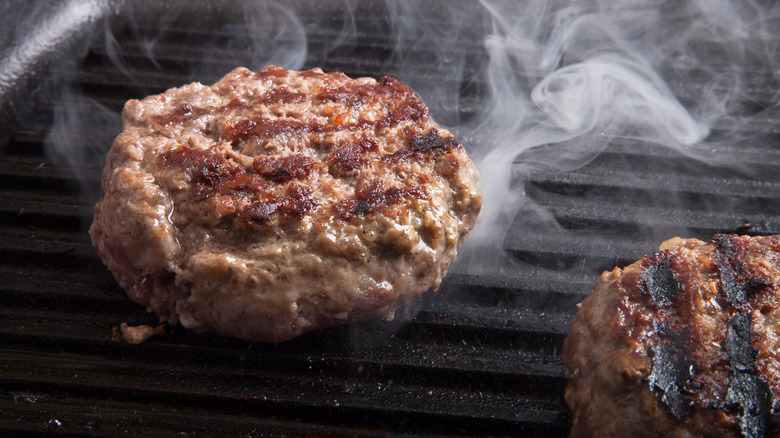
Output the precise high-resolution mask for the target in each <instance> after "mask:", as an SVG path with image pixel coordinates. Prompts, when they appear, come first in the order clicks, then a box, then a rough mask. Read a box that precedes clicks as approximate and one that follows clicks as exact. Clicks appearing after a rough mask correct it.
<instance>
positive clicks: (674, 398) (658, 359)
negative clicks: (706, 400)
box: [649, 345, 693, 420]
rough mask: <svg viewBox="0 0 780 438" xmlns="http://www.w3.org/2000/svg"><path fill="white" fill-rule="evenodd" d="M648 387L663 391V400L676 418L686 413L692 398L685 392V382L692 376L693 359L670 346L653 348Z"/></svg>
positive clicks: (689, 409)
mask: <svg viewBox="0 0 780 438" xmlns="http://www.w3.org/2000/svg"><path fill="white" fill-rule="evenodd" d="M651 353H652V364H653V367H652V370H651V372H650V378H649V380H650V387H651V388H657V389H660V390H661V391H663V396H662V397H661V402H663V403H664V404H665V405H666V407H668V408H669V411H670V412H671V413H672V415H674V416H675V418H677V419H678V420H681V419H682V418H683V417H685V416H686V415H688V413H689V412H690V411H691V407H692V406H693V399H692V398H691V397H690V396H689V395H687V394H685V391H684V389H685V384H686V383H687V382H688V380H690V378H691V376H693V361H691V360H690V359H688V358H686V357H685V356H683V355H682V354H680V352H679V351H678V350H677V349H676V348H674V347H671V346H668V345H661V346H659V347H656V348H653V349H652V351H651Z"/></svg>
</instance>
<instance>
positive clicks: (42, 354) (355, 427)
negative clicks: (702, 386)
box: [0, 3, 780, 437]
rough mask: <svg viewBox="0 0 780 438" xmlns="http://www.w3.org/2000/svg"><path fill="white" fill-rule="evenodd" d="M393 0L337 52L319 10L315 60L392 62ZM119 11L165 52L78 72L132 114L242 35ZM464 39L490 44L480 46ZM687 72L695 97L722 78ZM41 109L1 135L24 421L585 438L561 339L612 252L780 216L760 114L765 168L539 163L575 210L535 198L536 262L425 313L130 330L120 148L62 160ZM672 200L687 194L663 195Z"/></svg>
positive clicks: (73, 431) (442, 295)
mask: <svg viewBox="0 0 780 438" xmlns="http://www.w3.org/2000/svg"><path fill="white" fill-rule="evenodd" d="M372 5H373V3H372ZM379 11H380V12H376V11H375V10H373V9H372V7H367V8H365V9H361V10H359V11H357V12H356V21H357V22H358V23H360V24H359V25H358V28H357V29H356V31H355V32H356V34H357V36H358V38H356V40H357V41H360V43H359V44H358V45H357V46H355V47H349V48H347V49H333V50H331V49H329V48H328V44H329V42H330V41H331V40H332V39H333V38H334V35H337V34H338V29H339V28H340V27H339V26H340V25H341V23H340V22H339V21H338V19H335V20H334V21H333V22H332V23H330V22H329V21H327V20H323V19H321V18H318V16H317V15H316V13H312V14H311V15H310V16H307V17H304V21H306V22H307V23H309V24H311V26H312V27H311V28H309V29H308V30H309V31H311V33H312V34H311V35H310V36H309V42H310V44H311V47H310V51H309V57H308V58H307V60H306V67H313V66H321V67H323V68H324V69H328V70H344V71H345V72H346V73H347V74H349V75H351V76H365V75H368V76H376V75H378V74H381V73H382V71H383V69H386V68H389V67H392V66H393V65H392V62H393V60H392V59H391V54H392V53H391V52H392V49H391V47H392V42H391V41H388V40H387V38H384V37H383V36H382V35H383V32H381V30H382V29H385V30H386V28H387V20H386V18H385V17H383V16H382V15H381V8H380V9H379ZM120 18H121V17H120ZM185 18H186V17H185ZM431 19H435V17H431ZM307 20H308V21H307ZM328 23H330V24H328ZM115 27H116V37H117V38H118V39H122V38H132V36H133V35H136V34H138V33H144V32H145V33H150V34H155V33H160V34H161V35H162V41H161V43H160V46H159V47H158V53H159V57H158V58H156V62H157V64H156V65H155V63H152V62H150V61H149V59H148V57H146V56H145V55H144V54H143V51H142V48H141V47H139V46H137V45H133V44H127V45H124V46H122V49H123V50H124V52H123V53H122V55H123V59H124V60H125V61H126V62H127V65H128V66H129V67H130V69H131V73H132V74H133V80H132V81H131V80H128V78H127V77H126V76H125V75H124V74H123V73H122V72H121V71H119V70H118V69H117V68H116V67H114V66H113V65H112V64H111V62H110V59H109V54H108V53H107V51H106V48H105V47H104V46H102V45H101V44H100V43H99V42H96V43H94V44H93V45H91V46H90V47H91V48H90V50H89V52H88V53H87V56H86V57H85V59H84V61H83V63H81V64H80V65H79V66H78V67H79V68H78V69H76V70H75V71H73V72H69V71H68V72H67V74H66V77H64V80H65V84H67V85H68V86H70V87H74V88H76V89H78V90H81V91H82V92H83V93H85V94H86V96H88V97H89V98H91V99H93V100H94V101H95V102H98V103H99V104H101V105H103V106H105V107H106V108H108V109H109V110H112V111H115V112H119V111H120V110H121V107H122V105H123V103H124V101H125V100H127V99H128V98H133V97H141V96H142V95H143V94H149V93H157V92H161V91H164V90H165V89H166V88H168V87H172V86H178V85H181V84H182V83H185V82H187V81H190V80H192V78H189V77H188V73H187V72H189V71H191V70H192V68H193V66H194V65H196V64H198V63H199V62H201V60H202V50H201V49H200V44H205V43H208V44H215V45H217V46H219V45H220V44H226V43H227V41H228V40H229V35H227V34H225V33H224V32H222V31H220V30H219V29H209V28H207V27H204V28H199V29H193V28H192V27H190V26H187V24H186V23H180V25H179V26H176V25H173V26H170V27H169V28H167V29H161V28H159V27H158V26H157V25H156V24H155V22H154V20H150V21H149V22H131V23H128V22H126V21H124V20H121V19H117V23H116V24H115ZM377 29H378V30H377ZM464 50H465V51H466V52H467V53H468V55H469V56H470V57H473V58H474V59H477V60H478V59H480V57H483V56H484V54H483V53H482V48H481V46H480V45H479V44H475V45H473V46H468V47H464ZM236 56H240V53H238V54H237V55H236ZM234 59H235V56H233V54H230V53H223V54H221V55H220V56H216V57H214V58H213V59H211V60H210V61H209V62H210V63H211V65H212V66H213V67H214V68H215V70H220V69H221V70H223V72H226V71H228V70H229V69H230V68H232V67H233V66H235V65H234V64H233V60H234ZM159 67H162V70H163V71H164V72H165V74H162V73H161V72H160V71H159ZM475 74H476V73H475ZM750 77H751V78H752V79H751V84H754V85H753V86H754V87H759V88H760V87H765V88H767V89H766V94H767V96H769V95H770V94H771V93H772V92H773V91H772V90H771V89H770V86H771V83H767V82H766V81H763V80H762V73H761V72H756V73H755V74H752V75H750ZM216 79H217V77H211V78H209V77H206V78H202V79H201V80H202V81H203V82H204V83H209V82H210V81H213V80H216ZM417 80H419V81H426V80H437V78H431V77H424V76H423V77H419V78H417ZM480 86H481V85H480V84H478V83H477V82H474V83H470V84H466V85H464V86H463V89H462V91H463V93H464V95H463V98H462V101H461V105H462V106H461V107H460V108H459V109H458V110H457V111H458V114H457V117H458V118H459V120H469V119H470V118H471V117H473V115H474V114H473V112H474V111H475V110H474V107H475V106H474V105H472V104H473V103H474V102H476V101H478V99H479V89H480ZM670 86H671V87H672V89H673V91H675V93H676V94H677V95H679V96H681V98H682V99H685V98H686V96H687V97H690V96H692V95H695V94H696V93H697V92H699V91H700V90H696V89H693V88H692V86H691V85H690V84H687V83H684V82H675V81H671V82H670ZM142 92H143V94H139V93H142ZM63 99H65V100H67V101H70V102H72V103H76V104H78V103H82V99H83V97H82V96H81V95H78V94H70V95H69V94H66V95H64V96H63ZM30 105H31V109H32V110H31V111H30V114H32V115H31V117H30V119H28V120H27V121H26V123H22V124H19V125H18V126H14V127H13V129H12V135H11V136H10V139H9V140H8V141H7V142H6V143H5V144H3V145H2V147H1V148H0V150H1V151H2V157H0V432H2V433H3V434H8V435H30V436H36V435H39V434H46V433H57V434H64V435H68V436H118V435H130V436H140V435H145V436H162V435H174V434H181V435H182V436H200V435H204V436H232V435H239V434H241V435H247V436H258V435H264V436H266V435H268V436H291V435H315V434H316V435H320V434H321V435H326V436H366V437H369V436H409V435H417V436H423V435H425V436H428V435H438V436H485V435H490V436H495V435H528V436H548V437H563V436H565V435H566V434H567V433H568V428H569V424H570V421H571V420H570V414H569V412H568V409H567V408H566V406H565V404H564V401H563V391H564V388H565V386H566V382H565V378H564V373H563V366H562V364H561V363H560V358H559V355H560V347H561V343H562V342H563V339H564V337H565V336H566V333H567V331H568V325H569V322H570V321H571V319H572V318H573V316H574V314H575V312H576V307H575V304H576V303H577V302H579V301H580V300H581V299H582V297H584V295H585V294H586V293H587V292H589V290H590V288H591V287H592V285H593V283H594V282H595V279H596V278H597V276H598V274H599V273H600V272H601V271H602V270H604V269H611V268H612V267H614V266H620V265H624V264H627V263H631V262H633V261H634V260H636V259H638V258H639V257H640V256H641V255H642V254H643V253H647V252H651V251H653V250H654V249H655V248H657V245H658V243H659V242H660V240H662V239H663V238H667V237H672V236H674V235H677V234H680V235H685V236H690V237H698V238H705V239H706V238H709V236H711V235H712V234H714V233H717V232H736V231H738V230H740V231H745V232H748V233H753V234H774V233H778V232H780V207H778V205H780V202H778V198H780V181H779V180H778V177H777V175H780V164H777V163H780V161H778V160H775V159H774V158H775V157H777V154H778V152H777V150H778V149H777V146H778V141H779V140H780V138H778V137H777V131H776V128H775V126H774V124H773V123H771V120H769V121H764V120H758V121H756V122H754V123H753V124H751V125H750V126H749V128H750V129H755V130H757V131H760V132H766V133H767V134H769V137H768V138H769V140H767V142H766V143H763V144H751V145H747V146H739V147H735V148H734V149H733V150H725V151H723V153H724V154H726V155H727V156H729V157H733V160H736V161H738V162H740V163H742V164H744V165H746V166H753V167H754V168H757V167H760V169H758V170H759V171H758V172H757V173H756V174H755V175H752V176H747V175H745V174H744V173H740V172H739V171H735V170H724V169H721V168H716V167H713V166H708V165H704V164H696V162H695V161H694V160H692V159H690V158H685V157H682V156H680V155H679V154H677V153H675V152H672V151H668V150H664V149H659V148H643V149H640V150H638V149H637V148H635V147H633V145H631V144H630V143H631V142H630V141H625V142H616V143H614V144H612V145H610V146H609V147H608V148H607V149H606V151H605V152H604V153H602V154H601V155H600V156H599V158H598V159H596V160H595V161H594V162H592V163H591V164H590V165H588V166H586V167H584V168H581V169H577V170H574V171H569V172H553V171H543V172H537V173H535V174H533V175H531V177H530V179H529V180H528V181H520V183H521V184H524V185H525V189H526V190H527V193H528V194H529V196H530V197H531V199H533V200H534V201H535V202H536V203H537V204H538V205H540V206H542V207H543V208H545V209H546V210H547V211H548V212H550V214H551V215H552V216H554V217H555V218H556V219H557V221H558V223H559V224H560V225H561V227H560V228H551V227H538V225H537V224H533V223H529V222H527V221H526V219H524V215H523V212H521V214H520V215H519V216H518V217H517V218H516V219H515V223H514V225H513V226H512V228H511V230H510V232H509V233H508V235H507V236H506V237H505V248H506V250H507V252H508V254H510V255H511V256H512V257H514V258H515V259H516V260H517V261H519V262H521V263H520V264H518V266H517V268H516V269H515V270H512V271H511V272H504V271H502V272H498V273H495V274H494V273H484V274H458V273H454V274H451V275H449V276H448V277H447V279H446V280H445V282H444V284H443V285H442V287H441V289H440V290H439V291H438V292H437V293H435V294H429V295H427V296H426V297H425V298H424V299H423V300H422V303H421V311H420V313H419V314H417V316H416V317H415V318H413V319H412V320H410V321H399V322H393V323H376V322H374V323H358V324H353V325H350V326H345V327H336V328H332V329H328V330H324V331H321V332H316V333H310V334H306V335H304V336H302V337H301V338H299V339H296V340H293V341H290V342H287V343H283V344H278V345H275V344H253V343H248V342H244V341H240V340H235V339H225V338H221V337H218V336H215V335H210V334H205V335H196V334H193V333H190V332H188V331H187V330H184V329H182V328H181V327H168V328H167V329H166V333H165V335H164V336H160V337H156V338H153V339H152V340H151V341H149V342H147V343H144V344H141V345H127V344H125V343H122V342H121V341H119V340H118V337H117V335H116V330H117V327H118V326H119V324H120V323H122V322H127V323H128V324H131V325H136V324H153V325H154V324H156V323H157V320H156V318H155V317H153V316H151V315H149V314H147V313H146V312H145V310H144V309H143V308H141V307H140V306H137V305H135V304H133V303H132V302H130V300H129V299H128V298H127V297H126V295H125V294H124V292H123V291H122V290H121V289H120V288H119V287H118V285H117V284H116V282H115V281H114V280H113V279H112V277H111V275H110V273H108V271H107V270H106V269H105V268H104V267H103V265H102V263H101V261H100V260H99V258H98V257H97V255H96V253H95V251H94V249H93V248H92V247H91V245H90V243H89V239H88V236H87V234H86V230H87V227H88V226H89V223H90V221H91V217H92V205H93V203H94V201H95V200H96V199H95V194H96V193H97V190H98V188H99V175H100V166H101V165H102V163H94V162H85V163H80V164H78V165H77V166H76V167H69V166H66V165H64V164H62V163H59V162H52V161H50V160H49V159H48V158H47V157H46V155H45V152H44V140H45V137H46V135H47V133H48V132H49V130H50V128H51V123H52V120H53V117H54V114H53V113H54V111H55V102H53V101H51V100H48V99H46V98H43V99H38V100H32V101H31V102H30ZM77 107H78V106H77ZM91 108H92V107H90V105H88V104H87V105H84V106H83V111H85V112H86V113H87V114H89V112H90V111H91ZM6 128H8V127H6ZM110 135H111V133H110V132H105V131H104V130H103V131H101V130H100V129H96V130H95V131H93V132H86V133H85V134H84V136H83V138H78V139H74V142H75V143H76V144H82V145H83V146H84V147H85V148H93V149H95V153H96V154H99V153H100V151H101V148H102V149H103V150H105V149H106V148H107V147H108V144H107V143H106V138H110ZM109 141H110V140H109ZM638 163H641V166H639V167H638V166H637V164H638ZM681 163H682V164H681ZM638 168H639V169H640V170H637V169H638ZM692 168H698V169H699V171H698V172H694V173H691V172H690V169H692ZM637 172H639V173H644V174H637ZM518 174H519V171H518ZM756 175H757V176H756ZM85 188H86V190H85ZM667 196H675V197H676V198H677V199H681V200H682V201H680V202H679V203H677V204H674V205H658V204H657V203H655V201H653V200H657V199H661V198H665V197H667ZM627 206H628V207H627ZM735 206H737V207H738V208H734V207H735Z"/></svg>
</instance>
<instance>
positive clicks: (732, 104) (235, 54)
mask: <svg viewBox="0 0 780 438" xmlns="http://www.w3.org/2000/svg"><path fill="white" fill-rule="evenodd" d="M319 3H320V2H316V3H305V2H271V1H257V2H251V3H245V6H243V8H242V9H241V10H239V11H235V12H236V13H235V14H225V15H226V16H233V17H236V18H234V19H232V20H228V21H226V22H225V23H224V25H222V26H221V28H220V32H219V33H218V34H217V35H216V36H214V38H213V39H212V40H208V41H204V42H203V44H202V45H203V47H204V50H203V51H202V52H201V53H199V54H198V56H201V59H200V60H199V61H198V62H197V63H196V65H197V67H196V68H194V69H192V70H187V71H177V70H176V68H173V74H174V75H178V76H177V77H180V78H181V82H182V83H184V82H185V81H192V80H198V81H201V82H204V83H210V82H213V81H214V80H216V79H217V78H218V77H219V76H221V75H222V74H224V73H226V72H227V71H229V70H231V69H232V68H233V67H235V66H237V65H245V66H247V67H249V68H252V69H255V70H257V69H260V68H262V67H263V66H265V65H267V64H276V65H280V66H283V67H285V68H288V69H301V68H310V67H314V66H315V65H310V64H309V62H310V61H309V60H310V59H312V58H313V59H318V60H323V61H324V62H325V65H323V67H324V68H325V69H328V62H329V56H328V54H329V53H334V52H338V51H345V52H348V51H349V50H352V49H353V48H354V47H357V46H360V45H361V43H362V39H365V38H374V39H380V40H382V41H386V42H389V44H390V46H392V47H393V51H392V53H390V54H389V55H388V56H387V59H386V60H385V61H384V63H383V65H382V66H381V68H379V71H378V72H377V76H378V75H381V74H386V75H393V76H396V77H398V78H399V79H400V80H402V81H403V82H405V83H406V84H407V85H409V86H411V87H412V88H413V89H415V90H416V91H417V92H418V93H419V94H420V95H421V97H422V98H423V100H424V101H425V102H426V103H427V104H428V106H429V107H430V109H431V114H432V115H433V117H434V118H435V119H436V120H437V121H438V122H439V123H441V124H442V125H444V126H445V127H447V128H448V129H450V130H451V131H452V132H453V133H454V134H455V135H456V136H457V137H458V138H459V139H460V140H461V143H463V144H464V145H465V147H466V148H467V150H468V151H469V154H470V155H471V156H472V158H473V159H474V161H475V162H476V163H477V165H478V167H479V169H480V171H481V174H482V187H483V189H482V191H483V196H484V211H483V214H482V216H481V219H480V223H479V224H478V226H477V228H476V229H475V230H474V232H473V233H472V235H470V236H469V239H468V241H467V244H466V246H465V248H464V253H465V254H467V255H471V257H470V258H467V259H465V260H462V261H461V262H460V263H459V264H458V265H457V266H456V267H455V268H454V269H456V270H460V271H463V272H468V271H480V270H483V269H487V268H488V266H489V265H493V264H494V263H495V262H496V259H502V258H506V257H504V256H503V255H501V254H502V253H501V251H500V248H501V245H502V241H503V236H504V235H505V234H506V232H507V229H508V228H509V227H510V225H511V224H512V221H513V220H514V218H515V217H516V216H517V214H518V212H519V211H521V210H523V211H524V212H525V213H524V214H530V215H531V216H534V215H535V216H536V217H537V218H538V220H539V221H541V222H546V223H548V225H550V226H555V224H554V221H552V220H551V219H550V215H549V214H547V213H546V212H544V210H543V209H541V208H539V207H536V206H534V205H532V204H531V203H530V201H529V200H528V199H527V198H526V197H525V195H524V192H523V190H522V181H523V180H524V179H526V178H527V177H528V176H529V175H530V174H532V173H533V172H535V171H539V170H545V169H548V170H549V169H552V170H560V171H565V170H570V169H576V168H579V167H582V166H584V165H586V164H588V163H589V162H590V161H592V160H593V159H594V158H595V157H597V156H598V155H599V153H600V152H602V151H603V150H604V149H605V148H606V147H607V146H608V145H609V144H610V142H612V141H613V140H615V139H634V140H637V144H638V145H640V146H638V147H642V148H654V147H662V148H672V149H674V150H676V151H679V152H681V153H682V154H684V155H687V156H690V157H694V158H697V159H699V160H702V161H705V162H708V163H711V164H727V163H728V161H729V158H728V157H723V156H720V155H718V154H717V151H718V150H719V148H720V147H721V146H722V145H723V144H724V143H725V142H729V143H730V144H734V143H735V142H739V141H744V140H746V139H747V135H748V134H746V132H747V131H748V130H745V129H744V127H745V126H746V125H747V124H749V123H751V120H754V119H755V118H761V117H766V115H765V114H766V113H765V112H766V111H772V108H773V107H776V106H777V103H778V96H772V97H771V98H770V100H767V97H766V96H753V95H751V93H752V92H753V89H754V88H756V87H753V86H752V85H751V84H752V83H751V81H755V80H761V81H768V83H775V84H776V83H777V82H776V81H777V78H778V75H780V70H779V67H778V65H777V60H778V59H780V56H778V55H780V54H779V53H778V47H777V46H776V42H777V41H778V38H777V29H779V28H780V18H779V17H780V14H779V9H780V8H778V6H776V5H775V4H774V2H766V4H761V3H759V2H752V1H726V0H718V1H711V0H700V1H696V0H692V1H676V0H669V1H644V0H643V1H637V0H622V1H606V0H604V1H598V0H592V1H576V2H553V1H538V0H530V1H488V0H483V1H480V2H472V1H441V2H417V1H387V2H386V3H377V4H376V5H374V6H375V9H376V10H379V11H383V10H384V11H386V12H387V13H388V14H389V17H390V18H389V20H388V21H386V22H381V23H377V24H376V26H377V27H376V28H374V29H372V30H371V32H369V33H368V34H366V33H365V31H363V33H361V31H360V30H359V29H358V27H359V24H360V17H359V16H358V15H359V14H361V13H362V14H365V13H366V12H365V10H363V12H360V11H358V9H359V8H358V6H359V5H360V4H359V3H358V2H352V1H343V2H340V3H331V2H325V3H328V5H327V6H325V5H320V4H319ZM183 4H189V3H186V2H185V3H183ZM196 4H197V5H200V6H198V7H205V8H207V9H208V7H207V6H203V5H202V4H201V3H196ZM147 6H150V5H147ZM150 7H151V6H150ZM123 12H128V11H123ZM163 12H165V13H159V14H156V15H155V14H151V17H152V18H151V19H150V15H149V14H148V8H142V7H138V8H137V9H135V10H130V11H129V14H127V15H129V18H125V19H129V20H131V21H132V20H135V19H136V17H138V19H139V21H141V20H140V17H142V16H143V17H144V21H143V22H144V23H147V24H148V23H149V22H150V21H151V22H152V23H153V26H146V27H144V26H138V27H134V29H146V28H150V29H153V30H151V31H141V30H136V31H135V32H134V33H132V34H130V35H127V34H123V35H121V37H120V36H118V35H116V34H114V28H115V26H112V24H115V23H112V22H111V20H109V19H108V18H106V20H105V24H106V26H105V28H104V29H102V31H101V32H99V33H97V35H99V36H98V37H97V38H100V37H101V36H102V40H103V46H104V48H105V53H106V57H107V58H108V59H109V60H110V62H111V63H113V64H114V65H115V66H116V67H117V68H118V69H119V70H120V71H122V72H123V73H124V74H125V75H126V76H127V77H128V78H130V80H132V81H133V84H134V85H135V86H136V87H137V88H138V90H139V92H138V96H137V97H142V96H143V95H145V94H148V92H150V91H151V88H153V87H148V86H147V83H146V82H145V81H148V82H154V80H156V78H158V77H165V76H166V72H167V71H169V70H171V66H169V65H167V64H166V62H165V59H166V58H167V57H168V56H169V54H167V52H166V51H171V50H173V49H171V48H166V45H165V42H164V39H165V35H164V33H165V32H167V31H169V29H168V27H167V26H168V24H169V23H177V22H178V21H181V20H180V19H181V18H182V17H183V16H184V15H186V14H185V10H184V9H181V10H174V11H171V10H166V11H163ZM192 15H193V16H201V18H200V19H201V20H204V19H203V16H202V15H203V14H200V15H199V14H197V13H194V14H192ZM206 16H207V17H208V14H206ZM188 17H189V15H188ZM177 20H178V21H177ZM188 20H189V18H188ZM184 22H187V20H184ZM190 22H191V23H192V26H193V27H195V28H197V26H199V25H208V24H209V22H208V20H205V21H203V22H202V23H200V22H198V20H196V19H192V20H191V21H190ZM334 23H335V24H334ZM323 26H324V27H327V29H328V31H319V30H318V29H321V28H322V27H323ZM312 35H316V38H314V39H312ZM128 52H131V53H137V52H140V53H141V54H142V55H143V56H144V57H146V58H147V59H148V71H145V72H141V74H140V75H139V74H138V73H139V72H138V71H131V70H132V68H131V67H130V66H129V65H130V64H129V61H128V60H127V59H125V58H124V56H126V55H124V54H125V53H128ZM187 56H196V55H195V54H188V55H187ZM361 62H364V60H361V59H360V58H359V56H358V57H357V58H356V63H357V64H358V65H357V66H356V67H355V68H360V63H361ZM332 68H337V69H343V68H350V67H349V66H346V67H345V66H339V65H333V66H332ZM366 68H368V67H366ZM750 72H754V73H755V72H762V74H763V76H761V77H759V78H758V79H756V75H755V74H753V75H752V76H751V75H750V74H749V73H750ZM674 84H677V86H672V85H674ZM680 84H682V86H680ZM174 85H178V84H174ZM764 88H766V87H764ZM59 90H61V91H62V88H59ZM673 90H678V92H679V91H680V90H685V91H683V92H684V93H685V94H684V95H676V94H675V91H673ZM158 91H159V90H156V92H158ZM64 93H65V95H67V96H63V98H62V99H60V100H59V102H60V103H59V104H58V107H57V111H56V115H57V120H56V125H55V128H54V129H53V130H52V131H51V135H50V137H49V139H48V140H49V141H48V151H49V153H50V156H51V158H52V159H55V160H57V159H59V160H61V159H67V160H69V161H71V164H72V165H73V166H75V167H76V168H78V167H79V166H81V165H83V163H84V162H90V163H92V162H95V160H98V157H97V155H100V154H103V153H105V151H106V150H107V147H108V146H109V145H110V140H107V138H110V136H108V137H106V136H95V135H94V129H93V128H94V126H95V125H96V124H97V125H99V126H102V127H103V130H104V131H112V130H114V131H116V130H117V129H118V126H119V115H118V113H116V112H114V111H111V110H109V109H107V108H106V107H105V106H103V105H102V104H100V103H98V102H84V100H83V99H77V100H79V104H80V105H82V106H87V107H91V109H90V108H87V109H86V110H85V111H74V109H77V108H78V105H76V104H74V99H73V96H78V95H79V94H78V90H64ZM752 100H753V101H755V102H757V104H756V106H755V107H754V108H744V107H739V106H737V105H736V102H745V101H748V102H750V101H752ZM80 117H82V118H80ZM96 118H97V119H96ZM715 131H718V132H719V133H718V135H717V136H713V135H711V134H712V133H713V132H715ZM84 132H89V133H91V134H89V135H87V134H83V133H84ZM114 134H115V132H114ZM90 136H91V138H92V140H93V142H92V143H90V142H89V141H87V144H89V145H91V147H88V148H87V149H83V145H84V144H85V140H84V138H85V137H90ZM715 137H717V139H715ZM69 139H78V141H75V142H74V141H70V140H69ZM80 148H81V149H80ZM85 151H86V152H85ZM98 161H99V160H98ZM518 178H519V183H518ZM513 181H514V185H513ZM518 184H519V185H518ZM534 212H536V213H534ZM497 248H498V249H499V251H496V249H497ZM486 254H491V255H493V257H492V258H491V257H485V255H486ZM478 260H479V262H478Z"/></svg>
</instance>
